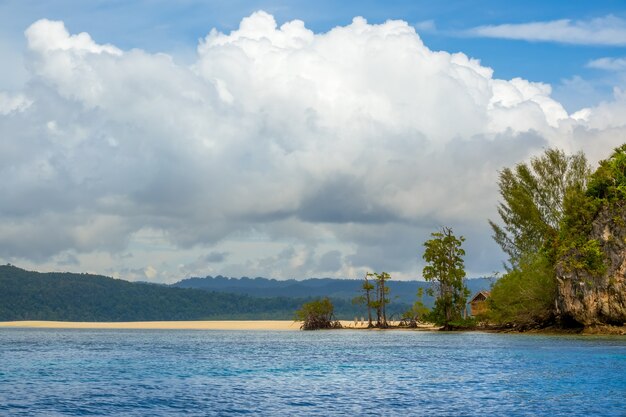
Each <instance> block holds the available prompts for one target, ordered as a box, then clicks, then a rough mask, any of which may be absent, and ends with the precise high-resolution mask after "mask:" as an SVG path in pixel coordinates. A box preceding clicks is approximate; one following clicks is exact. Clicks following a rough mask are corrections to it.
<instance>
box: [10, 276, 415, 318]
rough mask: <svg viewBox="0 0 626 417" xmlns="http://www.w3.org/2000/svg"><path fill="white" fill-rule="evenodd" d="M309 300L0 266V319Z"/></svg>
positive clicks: (282, 305) (195, 311)
mask: <svg viewBox="0 0 626 417" xmlns="http://www.w3.org/2000/svg"><path fill="white" fill-rule="evenodd" d="M309 299H310V298H288V297H271V298H258V297H251V296H247V295H241V294H229V293H217V292H210V291H201V290H197V289H186V288H172V287H168V286H163V285H156V284H147V283H134V282H128V281H124V280H120V279H113V278H109V277H105V276H100V275H89V274H72V273H39V272H32V271H26V270H24V269H20V268H17V267H15V266H11V265H4V266H0V321H11V320H62V321H152V320H203V319H231V320H235V319H252V320H254V319H258V320H261V319H276V320H278V319H282V320H288V319H291V318H293V315H294V311H295V310H296V309H297V308H298V307H300V305H302V303H303V302H305V301H307V300H309ZM333 302H334V304H335V306H336V313H337V316H338V317H339V318H352V317H354V315H355V314H360V312H359V311H356V310H357V307H355V306H353V305H352V304H351V303H350V302H349V301H347V300H333ZM404 307H406V306H399V305H398V308H404Z"/></svg>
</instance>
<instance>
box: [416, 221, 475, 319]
mask: <svg viewBox="0 0 626 417" xmlns="http://www.w3.org/2000/svg"><path fill="white" fill-rule="evenodd" d="M431 236H432V237H433V239H430V240H428V241H427V242H426V243H424V246H425V247H426V249H425V251H424V255H423V258H424V260H425V261H426V262H427V265H426V266H425V267H424V270H423V276H424V279H425V280H426V281H430V282H433V284H434V288H433V287H431V288H430V289H429V290H428V292H429V293H430V294H431V295H432V294H433V293H436V295H437V299H436V300H435V307H434V309H433V311H432V312H431V314H430V317H431V319H432V320H433V321H434V322H435V323H437V324H443V325H444V326H448V325H449V324H450V323H451V322H452V321H454V320H458V319H460V318H461V317H462V314H463V310H464V309H465V304H466V302H467V296H468V295H469V290H468V289H467V288H466V287H465V283H464V278H465V263H464V261H463V256H465V251H464V250H463V248H462V247H461V245H462V243H463V242H464V241H465V238H463V236H461V237H459V238H457V237H456V236H454V233H453V232H452V229H450V228H448V227H444V228H442V229H441V231H440V232H435V233H432V234H431Z"/></svg>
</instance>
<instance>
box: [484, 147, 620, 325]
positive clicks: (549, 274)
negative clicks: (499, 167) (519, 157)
mask: <svg viewBox="0 0 626 417" xmlns="http://www.w3.org/2000/svg"><path fill="white" fill-rule="evenodd" d="M499 186H500V194H501V196H502V202H501V203H500V205H499V207H498V212H499V214H500V217H501V220H502V222H503V224H504V225H503V226H499V225H497V224H496V223H494V222H492V221H490V224H491V226H492V228H493V230H494V239H495V240H496V242H498V243H499V244H500V246H501V247H502V249H503V250H504V252H505V253H507V254H508V255H509V263H508V265H507V273H506V274H505V275H504V276H503V277H502V278H500V279H499V280H498V281H497V282H496V284H495V285H494V286H493V288H492V291H491V297H490V300H489V303H490V311H489V313H488V315H487V316H486V317H484V318H486V319H487V320H489V321H491V322H495V323H501V324H504V323H509V324H515V325H519V326H522V327H529V326H542V325H546V324H549V323H552V322H554V321H559V322H560V323H561V324H565V325H572V324H575V325H581V324H583V325H584V324H590V323H618V324H619V323H620V322H623V321H622V319H621V318H620V317H621V316H619V315H618V316H617V319H611V318H610V316H611V314H610V313H607V311H610V310H615V305H616V304H615V303H618V304H619V303H621V302H622V301H621V300H622V299H625V298H626V295H624V294H623V293H624V289H623V288H622V287H619V285H617V286H616V285H615V282H616V281H615V277H613V278H607V273H609V272H612V273H614V272H615V271H616V270H617V269H619V268H618V267H617V266H615V265H616V264H619V265H622V263H623V262H624V261H625V259H624V257H625V256H626V253H624V252H623V251H622V252H620V250H621V247H617V248H616V247H615V245H613V250H609V246H610V244H609V243H607V240H611V239H615V238H619V239H622V242H621V243H624V242H623V240H624V238H626V232H625V234H624V236H617V237H616V236H614V235H620V233H619V231H618V232H615V230H616V229H618V226H619V224H622V225H624V224H625V223H626V218H625V217H624V211H623V210H621V209H620V208H622V207H623V206H624V201H625V199H626V145H624V146H622V147H620V148H618V149H616V151H615V152H614V153H613V155H612V156H611V157H610V158H609V159H608V160H606V161H602V162H601V163H600V166H599V168H598V169H597V170H596V171H595V172H593V173H591V171H590V169H589V168H588V166H587V162H586V159H585V157H584V155H583V154H582V153H579V154H576V155H573V156H567V155H565V153H564V152H562V151H559V150H554V149H549V150H547V151H546V152H545V153H544V154H543V155H542V156H540V157H537V158H533V159H532V160H531V162H530V164H518V165H517V166H516V167H515V168H514V169H509V168H507V169H504V170H503V171H502V172H501V174H500V180H499ZM603 218H604V220H602V219H603ZM609 223H610V224H609ZM594 229H597V230H595V232H594ZM610 231H614V233H613V234H611V233H610ZM609 235H611V237H610V238H609V237H608V236H609ZM618 246H619V245H618ZM622 276H623V271H622ZM601 277H604V278H602V279H601ZM566 281H567V282H566ZM604 281H607V282H608V281H611V282H612V283H613V284H611V285H612V287H611V289H610V290H607V291H608V292H610V291H613V292H614V293H616V294H617V296H611V295H610V294H608V292H607V296H606V297H603V299H602V300H599V299H597V298H598V297H597V294H598V291H600V292H602V291H605V290H604V289H603V288H604V287H606V285H605V283H604ZM618 281H619V280H618ZM567 285H569V286H570V287H569V288H567V289H566V288H565V287H566V286H567ZM581 288H582V289H581ZM592 293H593V294H595V296H594V297H595V298H593V297H592V298H593V299H591V300H588V302H587V305H586V306H583V304H585V303H584V302H582V300H583V299H584V298H585V297H589V296H590V294H592ZM620 293H621V294H620ZM572 294H575V297H573V296H572ZM573 298H577V299H578V301H576V300H574V299H573ZM600 298H602V297H600ZM576 303H579V304H581V303H582V304H581V305H580V306H577V307H576V308H577V309H578V310H580V311H579V313H578V314H572V313H571V310H572V308H573V307H572V305H574V304H576ZM601 303H605V304H606V305H605V306H604V307H602V308H599V307H598V308H596V307H593V305H598V304H601ZM625 307H626V306H625ZM594 308H596V309H597V310H598V311H595V312H593V313H592V312H591V310H593V309H594ZM619 309H620V308H618V310H619ZM583 310H584V311H586V312H587V314H591V315H592V316H595V318H590V317H586V316H585V313H582V312H581V311H583ZM600 310H604V311H602V312H600ZM602 315H604V318H603V317H602ZM613 316H614V315H613Z"/></svg>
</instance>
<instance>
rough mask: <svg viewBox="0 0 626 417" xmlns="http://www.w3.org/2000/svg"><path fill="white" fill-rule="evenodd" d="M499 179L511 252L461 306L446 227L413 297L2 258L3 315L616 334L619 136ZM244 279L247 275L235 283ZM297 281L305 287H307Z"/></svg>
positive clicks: (621, 231)
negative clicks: (117, 275)
mask: <svg viewBox="0 0 626 417" xmlns="http://www.w3.org/2000/svg"><path fill="white" fill-rule="evenodd" d="M498 186H499V190H500V195H501V201H500V202H499V204H498V213H499V215H500V222H496V221H492V220H490V221H489V224H490V225H491V228H492V230H493V233H494V235H493V236H494V239H495V240H496V242H497V243H498V244H499V245H500V246H501V248H502V250H503V251H504V253H506V254H507V256H508V260H507V263H506V265H505V271H506V272H505V273H504V274H503V275H502V276H501V277H499V278H498V279H497V280H494V283H493V285H492V286H490V288H485V287H484V285H485V280H483V281H481V282H480V284H479V285H482V287H481V286H479V287H478V288H476V287H475V286H474V292H476V294H477V295H478V296H479V297H478V298H476V296H475V297H474V298H473V300H472V301H478V302H479V304H480V308H479V309H477V308H473V309H471V310H470V311H469V314H468V297H469V296H470V295H471V293H472V292H471V291H470V290H469V289H468V286H467V285H466V284H467V282H468V281H467V280H466V273H465V268H464V256H465V251H464V250H463V247H462V244H463V242H464V241H465V238H464V237H463V236H459V237H457V236H455V234H454V232H453V230H452V229H451V228H449V227H442V228H441V229H440V230H438V231H436V232H433V233H432V235H431V239H430V240H428V241H427V242H425V243H424V250H423V253H422V258H423V259H424V261H425V262H426V266H425V267H424V268H423V271H422V276H423V278H424V279H425V282H422V283H421V284H419V285H416V284H412V285H414V287H412V288H413V291H414V294H415V298H414V301H413V303H409V302H407V297H406V292H407V287H406V286H403V285H402V283H401V282H395V283H393V285H391V283H392V282H393V281H391V276H390V274H388V273H387V272H380V273H378V272H368V273H366V274H365V276H364V278H363V280H362V281H356V280H348V281H346V280H336V281H340V282H341V285H344V284H346V283H347V284H348V293H350V291H354V294H353V296H352V297H350V298H351V299H347V298H346V297H343V298H342V297H335V298H332V299H331V298H329V297H328V296H325V297H317V298H316V297H315V296H308V297H306V296H304V297H303V296H299V297H294V296H285V295H283V296H272V293H271V292H272V291H276V288H278V286H277V284H274V286H273V288H274V289H269V290H268V292H267V293H266V294H265V296H264V297H255V296H253V295H251V294H249V293H248V294H246V293H239V294H238V293H235V292H232V291H233V289H232V288H231V289H230V290H227V291H216V288H213V287H207V288H204V289H202V288H203V286H207V285H209V284H211V285H214V284H216V283H219V282H220V281H219V280H216V281H214V282H212V283H211V281H207V280H202V279H197V278H194V279H190V280H184V281H181V282H180V283H177V284H175V285H174V286H165V285H156V284H148V283H131V282H127V281H123V280H119V279H113V278H109V277H103V276H93V275H88V274H69V273H48V274H40V273H36V272H31V271H25V270H23V269H20V268H17V267H15V266H12V265H5V266H0V289H1V290H2V291H0V320H3V321H24V320H60V321H81V322H113V323H121V322H156V321H201V320H288V319H290V318H293V320H295V321H297V322H301V323H302V325H301V326H300V327H301V328H302V329H304V330H315V329H334V328H342V327H347V325H346V324H345V323H346V320H349V318H351V317H354V323H355V325H354V326H350V327H351V328H366V329H372V328H375V329H389V328H407V329H420V328H422V329H423V328H428V329H432V328H433V326H437V328H440V329H442V330H470V329H480V330H499V331H502V330H515V331H525V330H540V329H551V330H555V329H556V330H564V331H586V332H591V333H593V332H601V333H602V332H605V333H616V334H624V333H625V332H624V323H625V322H626V277H625V273H626V145H623V146H621V147H619V148H617V149H616V150H615V151H614V152H613V153H612V155H610V157H609V158H608V159H606V160H604V161H601V162H600V164H599V167H598V168H597V169H596V170H595V171H594V172H592V171H591V169H590V167H589V165H588V163H587V161H586V158H585V156H584V155H583V154H582V153H578V154H575V155H566V154H565V153H564V152H563V151H561V150H557V149H548V150H546V151H545V152H544V153H543V154H542V155H541V156H538V157H535V158H533V159H532V160H531V161H530V162H529V163H519V164H518V165H516V166H515V167H513V168H505V169H503V170H502V171H501V172H500V175H499V182H498ZM246 280H247V281H252V280H249V279H242V281H241V283H244V282H247V281H246ZM226 281H227V282H228V280H226ZM331 281H332V280H331ZM254 282H255V283H264V281H263V279H261V278H257V279H255V280H254ZM268 282H270V281H267V282H265V283H264V285H268ZM405 284H406V283H405ZM229 285H233V284H232V283H230V284H229ZM315 285H316V286H319V285H320V284H319V283H317V282H316V283H315ZM270 287H271V286H270ZM270 287H268V288H270ZM394 287H397V288H398V289H399V292H401V293H403V295H404V298H403V300H402V301H400V302H395V303H394V302H393V301H394V300H393V298H394V297H393V295H394V294H392V292H391V288H394ZM226 288H229V287H226ZM344 290H345V288H344ZM487 290H488V291H487ZM255 291H257V290H256V289H255ZM299 291H300V292H297V294H301V295H302V294H311V288H304V289H300V290H299ZM344 294H345V293H344ZM289 295H293V294H289ZM425 297H427V298H428V300H425ZM389 306H393V307H394V310H393V311H390V310H389ZM472 310H479V311H472ZM294 311H295V315H294ZM364 312H366V314H365V313H364ZM374 315H375V319H374ZM365 316H366V317H367V320H365V318H364V317H365ZM359 317H361V318H360V320H359ZM340 318H341V319H343V320H344V324H343V325H342V324H341V321H340V320H339V319H340ZM357 323H360V326H357V325H356V324H357ZM147 326H148V327H150V326H149V325H147ZM132 327H133V326H132V325H128V328H132ZM200 328H202V327H200ZM218 328H219V326H218ZM270 328H273V327H272V326H270ZM289 328H293V326H291V325H290V326H289Z"/></svg>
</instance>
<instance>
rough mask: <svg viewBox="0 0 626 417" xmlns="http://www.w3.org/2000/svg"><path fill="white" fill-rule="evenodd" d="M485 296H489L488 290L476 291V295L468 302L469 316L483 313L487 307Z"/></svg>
mask: <svg viewBox="0 0 626 417" xmlns="http://www.w3.org/2000/svg"><path fill="white" fill-rule="evenodd" d="M487 298H489V291H479V292H477V293H476V295H475V296H474V297H473V298H472V299H471V300H470V302H469V304H470V315H471V316H477V315H479V314H482V313H485V312H486V311H487V310H488V309H489V305H488V304H487Z"/></svg>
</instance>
